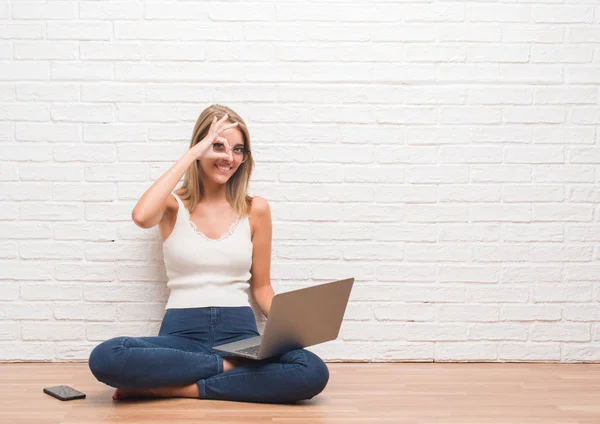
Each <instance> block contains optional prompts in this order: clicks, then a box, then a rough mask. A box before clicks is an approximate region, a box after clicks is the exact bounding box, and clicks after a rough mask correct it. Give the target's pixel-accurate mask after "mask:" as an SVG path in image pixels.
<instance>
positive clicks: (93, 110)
mask: <svg viewBox="0 0 600 424" xmlns="http://www.w3.org/2000/svg"><path fill="white" fill-rule="evenodd" d="M113 116H114V111H113V107H112V105H94V104H64V105H55V106H52V119H53V120H55V121H72V122H107V121H112V120H113ZM65 141H66V140H65Z"/></svg>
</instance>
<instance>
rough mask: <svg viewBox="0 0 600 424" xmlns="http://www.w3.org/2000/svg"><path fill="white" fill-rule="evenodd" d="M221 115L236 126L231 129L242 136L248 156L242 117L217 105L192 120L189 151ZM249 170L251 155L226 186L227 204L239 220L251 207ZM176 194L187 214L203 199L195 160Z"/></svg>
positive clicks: (250, 171)
mask: <svg viewBox="0 0 600 424" xmlns="http://www.w3.org/2000/svg"><path fill="white" fill-rule="evenodd" d="M225 113H227V115H228V119H227V122H230V123H232V124H233V123H235V122H238V125H237V126H236V127H235V128H237V129H238V130H240V132H241V133H242V137H243V138H244V148H245V149H246V150H247V151H248V152H250V151H251V150H252V149H251V146H250V132H249V131H248V127H247V126H246V122H244V120H243V119H242V117H241V116H240V115H238V114H237V113H236V112H234V111H233V110H232V109H230V108H228V107H227V106H223V105H219V104H213V105H210V106H209V107H207V108H206V109H204V110H203V111H202V113H201V114H200V116H199V117H198V119H197V120H196V124H195V125H194V131H193V132H192V139H191V140H190V148H191V147H192V146H194V145H195V144H197V143H199V142H201V141H202V139H203V138H204V137H206V135H207V134H208V130H209V129H210V125H211V123H212V120H213V117H214V116H215V115H216V117H217V120H219V119H221V118H222V117H223V115H225ZM253 169H254V160H253V159H252V155H251V154H249V155H248V159H246V161H244V162H243V163H242V164H241V165H240V166H239V168H238V169H237V170H236V171H235V173H234V174H233V175H232V176H231V178H230V179H229V180H228V181H227V183H226V184H227V187H226V196H227V201H228V202H229V204H230V205H231V206H232V207H233V209H234V210H235V212H236V213H237V214H238V215H240V216H242V217H243V216H246V215H247V214H248V213H249V212H250V206H251V204H252V197H250V196H249V195H248V184H249V182H250V176H251V175H252V170H253ZM180 190H181V194H180V195H179V197H180V198H181V199H182V200H185V201H186V203H187V204H188V208H189V210H190V212H193V211H194V209H195V208H196V206H197V205H198V202H200V200H202V198H203V197H204V185H203V184H202V179H201V178H200V162H199V161H197V160H195V161H194V163H193V164H192V165H191V166H190V167H189V168H188V169H187V171H186V172H185V174H184V177H183V184H182V185H181V187H180Z"/></svg>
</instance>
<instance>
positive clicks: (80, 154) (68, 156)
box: [53, 144, 116, 162]
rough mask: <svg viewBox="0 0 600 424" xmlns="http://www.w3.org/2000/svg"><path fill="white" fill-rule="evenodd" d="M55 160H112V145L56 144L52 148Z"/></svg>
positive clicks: (114, 153) (113, 154)
mask: <svg viewBox="0 0 600 424" xmlns="http://www.w3.org/2000/svg"><path fill="white" fill-rule="evenodd" d="M53 152H54V155H53V158H54V160H55V161H56V162H114V161H115V159H116V151H115V147H114V146H90V145H85V146H82V145H77V144H70V145H62V146H61V145H57V146H56V147H54V148H53Z"/></svg>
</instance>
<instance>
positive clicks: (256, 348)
mask: <svg viewBox="0 0 600 424" xmlns="http://www.w3.org/2000/svg"><path fill="white" fill-rule="evenodd" d="M259 351H260V345H258V346H250V347H246V348H244V349H238V350H236V352H239V353H245V354H246V355H254V356H258V352H259Z"/></svg>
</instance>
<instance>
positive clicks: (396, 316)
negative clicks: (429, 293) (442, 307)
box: [375, 303, 435, 322]
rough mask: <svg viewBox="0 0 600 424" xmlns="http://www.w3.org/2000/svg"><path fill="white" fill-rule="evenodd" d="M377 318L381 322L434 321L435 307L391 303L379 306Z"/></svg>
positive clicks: (376, 313)
mask: <svg viewBox="0 0 600 424" xmlns="http://www.w3.org/2000/svg"><path fill="white" fill-rule="evenodd" d="M375 317H376V318H377V319H378V320H380V321H387V320H391V321H408V322H413V321H434V320H435V306H434V305H430V304H426V303H423V304H418V303H409V304H403V303H389V304H387V305H380V306H377V307H376V308H375Z"/></svg>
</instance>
